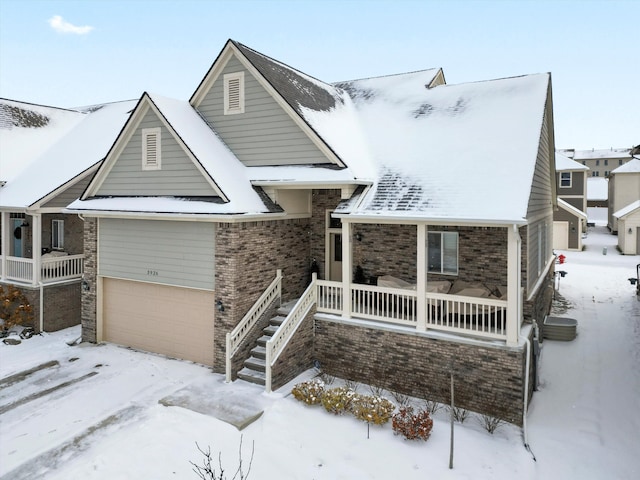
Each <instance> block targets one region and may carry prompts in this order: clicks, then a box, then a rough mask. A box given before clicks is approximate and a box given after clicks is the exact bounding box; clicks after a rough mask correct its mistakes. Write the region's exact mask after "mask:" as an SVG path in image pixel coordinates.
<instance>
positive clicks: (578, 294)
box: [0, 227, 640, 480]
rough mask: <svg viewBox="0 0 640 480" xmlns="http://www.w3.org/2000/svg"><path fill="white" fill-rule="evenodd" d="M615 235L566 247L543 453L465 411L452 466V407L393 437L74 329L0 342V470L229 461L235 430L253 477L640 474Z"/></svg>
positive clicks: (626, 295) (59, 473) (36, 474)
mask: <svg viewBox="0 0 640 480" xmlns="http://www.w3.org/2000/svg"><path fill="white" fill-rule="evenodd" d="M615 242H616V237H614V236H611V235H609V234H608V233H606V230H605V229H604V228H603V227H598V228H596V229H591V230H590V233H589V237H588V238H587V239H586V242H585V243H586V245H587V249H586V251H584V252H562V253H564V254H565V255H566V257H567V263H566V264H565V265H562V266H558V268H559V269H563V270H565V271H567V272H568V275H567V276H566V277H565V278H563V279H562V280H561V284H560V294H561V295H562V299H563V301H561V302H558V305H560V306H562V305H565V306H566V308H567V310H566V311H565V312H564V313H562V315H564V316H568V317H573V318H577V319H578V321H579V326H578V337H577V338H576V339H575V340H574V341H572V342H554V341H545V342H544V343H543V344H542V352H541V362H542V364H541V369H540V385H539V391H538V392H537V393H536V395H535V396H534V399H533V402H532V404H531V406H530V410H529V417H528V425H529V428H528V441H529V444H530V446H531V450H532V452H533V454H534V455H535V457H536V459H537V461H534V460H533V457H532V455H531V454H530V453H529V452H527V451H526V450H525V449H524V447H523V436H522V431H521V430H520V429H518V428H515V427H513V426H510V425H506V426H503V427H502V428H500V429H499V430H498V431H497V432H496V433H495V434H494V435H490V434H488V433H487V432H486V431H484V430H483V428H482V427H481V425H480V422H479V421H478V418H474V417H472V418H470V419H469V420H467V421H466V422H465V423H464V424H462V425H460V424H456V430H455V456H454V469H453V470H449V468H448V461H449V425H448V417H447V413H446V412H445V411H444V410H441V411H439V412H437V413H436V414H435V422H434V423H435V424H434V430H433V433H432V435H431V438H430V439H429V441H428V442H426V443H411V442H407V441H404V440H402V439H400V438H399V437H395V436H394V435H393V433H392V431H391V427H390V426H389V425H386V426H385V427H383V428H377V427H376V428H374V427H372V428H371V435H370V438H369V439H367V428H366V426H365V425H363V424H362V423H359V422H357V421H356V420H355V419H353V418H350V417H334V416H332V415H329V414H328V413H326V412H324V411H323V410H322V409H321V408H320V407H307V406H305V405H302V404H300V403H298V402H296V401H295V400H294V399H293V398H292V397H291V396H288V389H287V388H283V389H282V390H281V391H279V392H275V393H273V394H270V395H265V394H264V393H262V391H261V389H259V388H257V387H253V386H248V385H245V384H242V383H239V382H236V383H235V384H234V385H233V386H229V385H226V384H224V382H223V377H222V376H220V375H215V374H212V373H211V371H210V370H209V369H207V368H205V367H202V366H199V365H195V364H192V363H189V362H184V361H176V360H170V359H167V358H163V357H161V356H157V355H150V354H145V353H140V352H135V351H132V350H129V349H125V348H121V347H117V346H114V345H99V346H96V345H90V344H81V345H78V346H69V345H67V343H66V342H68V341H72V340H73V339H75V338H76V337H78V335H79V328H78V327H75V328H73V329H68V330H65V331H62V332H58V333H55V334H45V335H42V336H36V337H34V338H32V339H29V340H25V341H23V342H22V344H20V345H17V346H9V345H4V344H1V343H0V478H1V479H3V480H4V479H9V478H11V479H21V478H24V479H27V478H28V479H33V478H46V479H70V478H82V479H109V480H112V479H116V478H117V479H146V478H149V479H165V478H166V479H169V478H172V479H176V478H180V479H184V478H197V476H196V475H195V474H194V473H193V471H192V466H191V464H190V463H189V462H190V461H194V462H200V461H201V455H199V453H198V451H197V449H196V442H197V443H198V444H199V445H201V446H203V447H205V448H206V447H207V446H211V450H212V452H214V455H217V452H220V453H221V454H222V461H223V464H224V466H225V468H226V469H227V471H228V472H232V471H233V470H235V467H236V466H237V461H238V457H239V452H238V449H239V443H240V438H241V435H242V438H243V453H242V456H243V458H244V461H245V462H248V460H249V458H250V455H251V445H252V444H254V445H255V454H254V459H253V464H252V470H251V474H250V476H249V478H255V479H261V480H269V479H279V480H280V479H311V478H316V479H332V480H333V479H340V478H344V479H361V478H372V479H389V478H402V479H414V478H415V479H418V478H420V479H423V478H438V479H456V478H465V479H466V478H473V479H484V478H486V479H505V480H506V479H513V478H520V479H545V480H547V479H550V480H553V479H563V480H564V479H573V478H576V479H577V478H579V479H581V480H584V479H594V480H595V479H605V478H606V479H636V478H640V455H638V449H639V445H640V444H639V441H638V438H639V437H638V432H639V431H640V413H639V411H640V408H638V407H640V405H639V404H638V398H640V369H639V368H638V366H639V365H640V303H639V302H638V299H637V297H636V295H635V287H632V286H631V285H630V284H629V282H628V281H627V278H628V277H630V276H633V275H635V265H636V263H638V262H640V257H624V256H621V255H618V254H617V253H616V250H615V248H614V245H615ZM604 246H607V247H608V248H607V255H603V254H602V249H603V247H604ZM309 375H311V372H310V373H309ZM360 389H361V391H362V392H363V393H369V391H368V390H367V387H365V386H361V387H360ZM257 411H264V414H263V415H262V416H260V417H259V418H258V419H257V420H255V421H254V422H253V423H251V424H250V425H248V426H246V428H244V429H243V430H242V431H239V430H238V429H237V428H236V427H234V426H233V425H231V424H230V423H228V422H227V421H221V420H220V418H224V417H225V416H231V417H233V416H234V412H236V413H237V412H240V414H239V416H240V417H248V416H250V415H251V414H252V413H255V412H257ZM227 419H228V417H227ZM246 464H247V463H245V465H246ZM230 476H232V474H231V475H230Z"/></svg>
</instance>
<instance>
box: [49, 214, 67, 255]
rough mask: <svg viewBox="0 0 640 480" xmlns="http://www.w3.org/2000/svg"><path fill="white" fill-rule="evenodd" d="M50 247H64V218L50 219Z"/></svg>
mask: <svg viewBox="0 0 640 480" xmlns="http://www.w3.org/2000/svg"><path fill="white" fill-rule="evenodd" d="M51 248H52V249H54V250H63V249H64V220H51Z"/></svg>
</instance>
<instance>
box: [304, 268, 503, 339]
mask: <svg viewBox="0 0 640 480" xmlns="http://www.w3.org/2000/svg"><path fill="white" fill-rule="evenodd" d="M316 283H317V286H318V293H317V299H318V312H323V313H331V314H335V315H341V314H342V313H343V306H344V305H343V301H344V297H343V295H342V283H340V282H330V281H327V280H318V281H317V282H316ZM349 298H350V299H351V314H352V316H353V317H355V318H363V319H369V320H375V321H380V322H385V323H393V324H397V325H405V326H413V327H416V328H417V327H418V312H417V293H416V291H415V290H404V289H395V288H386V287H378V286H372V285H359V284H353V285H351V292H350V295H349ZM425 300H426V312H425V317H426V318H425V326H426V328H427V329H431V330H441V331H447V332H451V333H463V334H468V335H474V336H479V337H486V338H493V339H499V340H506V337H507V301H506V300H499V299H492V298H478V297H466V296H460V295H449V294H442V293H431V292H427V293H425Z"/></svg>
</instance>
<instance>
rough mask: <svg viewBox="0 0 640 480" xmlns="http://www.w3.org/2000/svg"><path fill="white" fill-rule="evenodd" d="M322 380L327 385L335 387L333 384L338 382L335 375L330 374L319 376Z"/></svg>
mask: <svg viewBox="0 0 640 480" xmlns="http://www.w3.org/2000/svg"><path fill="white" fill-rule="evenodd" d="M319 377H320V379H321V380H322V381H323V382H324V384H325V385H333V382H335V381H336V377H334V376H333V375H329V374H328V373H324V372H322V373H321V374H320V375H319Z"/></svg>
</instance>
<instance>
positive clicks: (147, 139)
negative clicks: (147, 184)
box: [142, 128, 160, 170]
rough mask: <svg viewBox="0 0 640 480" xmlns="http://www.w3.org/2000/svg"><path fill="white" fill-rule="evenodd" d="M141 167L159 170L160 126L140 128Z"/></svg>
mask: <svg viewBox="0 0 640 480" xmlns="http://www.w3.org/2000/svg"><path fill="white" fill-rule="evenodd" d="M142 169H143V170H160V128H144V129H142Z"/></svg>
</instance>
